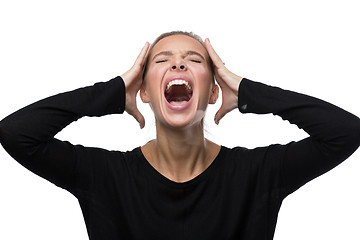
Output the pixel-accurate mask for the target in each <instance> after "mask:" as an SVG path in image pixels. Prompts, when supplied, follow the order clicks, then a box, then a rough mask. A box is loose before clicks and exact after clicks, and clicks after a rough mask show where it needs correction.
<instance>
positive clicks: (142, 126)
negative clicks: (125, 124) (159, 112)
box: [131, 108, 145, 129]
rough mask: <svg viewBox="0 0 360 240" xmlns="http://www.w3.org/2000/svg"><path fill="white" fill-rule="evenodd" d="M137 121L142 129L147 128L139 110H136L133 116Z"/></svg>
mask: <svg viewBox="0 0 360 240" xmlns="http://www.w3.org/2000/svg"><path fill="white" fill-rule="evenodd" d="M131 115H132V116H133V117H134V118H135V120H136V121H137V122H138V123H139V125H140V128H141V129H142V128H144V126H145V118H144V116H143V115H142V114H141V113H140V111H139V109H137V108H135V109H134V111H133V112H132V114H131Z"/></svg>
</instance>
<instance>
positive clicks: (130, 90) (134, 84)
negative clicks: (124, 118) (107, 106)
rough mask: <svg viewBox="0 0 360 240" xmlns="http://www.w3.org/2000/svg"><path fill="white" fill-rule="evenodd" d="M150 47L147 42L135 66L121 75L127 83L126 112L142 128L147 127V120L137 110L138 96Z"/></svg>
mask: <svg viewBox="0 0 360 240" xmlns="http://www.w3.org/2000/svg"><path fill="white" fill-rule="evenodd" d="M149 47H150V44H149V43H148V42H146V44H145V46H144V47H143V48H142V50H141V52H140V54H139V56H138V57H137V59H136V61H135V63H134V65H133V66H132V67H131V68H130V69H129V70H128V71H127V72H126V73H124V74H122V75H121V78H122V79H123V80H124V83H125V97H126V99H125V111H126V112H127V113H128V114H130V115H131V116H133V117H134V118H135V119H136V121H138V122H139V124H140V128H143V127H144V126H145V118H144V116H143V115H142V114H141V113H140V111H139V109H138V108H137V104H136V95H137V93H138V91H139V90H140V87H141V84H142V75H143V66H144V63H145V59H146V55H147V53H148V51H149Z"/></svg>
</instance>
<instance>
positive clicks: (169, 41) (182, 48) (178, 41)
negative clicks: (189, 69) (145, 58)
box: [151, 35, 207, 56]
mask: <svg viewBox="0 0 360 240" xmlns="http://www.w3.org/2000/svg"><path fill="white" fill-rule="evenodd" d="M189 50H192V51H197V52H199V53H201V54H203V55H204V56H206V55H207V51H206V49H205V48H204V46H203V45H202V44H201V43H200V42H199V41H197V40H196V39H194V38H192V37H189V36H185V35H172V36H169V37H165V38H163V39H161V40H160V41H159V42H158V43H157V44H156V45H155V46H154V48H153V49H152V51H151V55H152V56H154V55H155V54H157V53H159V52H161V51H171V52H174V53H177V52H180V53H181V52H186V51H189Z"/></svg>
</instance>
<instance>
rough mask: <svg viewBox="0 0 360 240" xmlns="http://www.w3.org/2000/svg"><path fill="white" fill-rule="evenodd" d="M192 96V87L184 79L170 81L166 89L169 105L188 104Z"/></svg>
mask: <svg viewBox="0 0 360 240" xmlns="http://www.w3.org/2000/svg"><path fill="white" fill-rule="evenodd" d="M192 95H193V90H192V87H191V86H190V84H189V83H188V82H187V81H185V80H182V79H175V80H172V81H170V82H169V83H168V84H167V86H166V89H165V98H166V100H167V101H168V102H169V103H181V102H184V101H185V102H188V101H190V99H191V97H192Z"/></svg>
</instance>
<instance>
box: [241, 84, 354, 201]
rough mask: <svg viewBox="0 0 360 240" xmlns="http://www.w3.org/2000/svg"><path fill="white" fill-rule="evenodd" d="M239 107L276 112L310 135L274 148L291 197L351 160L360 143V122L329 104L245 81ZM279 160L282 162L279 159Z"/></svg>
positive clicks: (260, 112) (245, 110)
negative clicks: (347, 160)
mask: <svg viewBox="0 0 360 240" xmlns="http://www.w3.org/2000/svg"><path fill="white" fill-rule="evenodd" d="M238 108H239V110H240V112H242V113H256V114H267V113H272V114H274V115H278V116H280V117H281V118H282V119H283V120H288V121H289V122H290V123H292V124H296V125H297V126H298V127H299V128H300V129H303V130H304V131H306V132H307V133H308V134H309V135H310V136H309V137H307V138H305V139H303V140H301V141H298V142H291V143H289V144H287V145H281V146H280V148H279V147H274V148H273V149H274V150H275V151H277V153H274V154H272V155H273V156H276V157H280V158H281V159H280V162H281V163H280V166H281V167H280V168H281V169H280V172H281V173H280V175H281V176H282V181H283V185H284V189H285V194H286V195H288V194H290V193H292V192H293V191H295V190H296V189H298V188H299V187H301V186H302V185H304V184H305V183H307V182H308V181H310V180H312V179H314V178H316V177H318V176H320V175H321V174H323V173H325V172H327V171H329V170H330V169H332V168H334V167H335V166H337V165H338V164H340V163H341V162H342V161H344V160H345V159H346V158H348V157H349V156H350V155H351V154H352V153H353V152H355V151H356V149H357V148H358V147H359V144H360V119H359V118H358V117H357V116H355V115H353V114H351V113H349V112H347V111H345V110H343V109H341V108H339V107H337V106H334V105H332V104H330V103H328V102H325V101H323V100H320V99H317V98H314V97H311V96H307V95H304V94H300V93H296V92H292V91H288V90H283V89H281V88H278V87H272V86H268V85H265V84H262V83H259V82H254V81H251V80H249V79H245V78H244V79H243V80H242V82H241V83H240V86H239V93H238ZM278 160H279V159H278Z"/></svg>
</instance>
